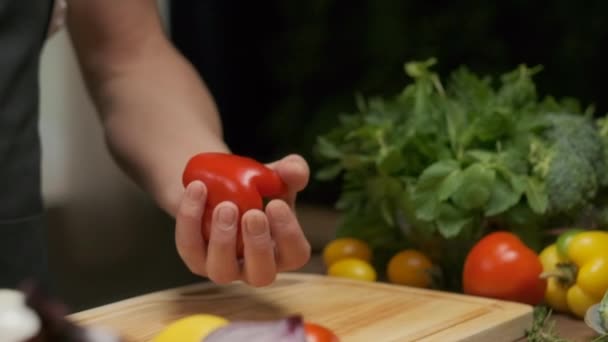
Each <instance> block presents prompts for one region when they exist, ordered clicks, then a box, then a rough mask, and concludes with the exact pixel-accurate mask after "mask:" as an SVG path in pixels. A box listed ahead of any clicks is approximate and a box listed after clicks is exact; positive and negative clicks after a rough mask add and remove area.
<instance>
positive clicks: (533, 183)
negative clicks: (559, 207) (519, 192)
mask: <svg viewBox="0 0 608 342" xmlns="http://www.w3.org/2000/svg"><path fill="white" fill-rule="evenodd" d="M526 199H527V200H528V204H529V205H530V208H532V210H533V211H534V212H536V213H537V214H544V213H545V212H546V211H547V206H548V205H549V199H548V197H547V193H546V192H545V191H544V187H543V184H542V183H541V182H540V181H538V180H537V179H536V178H532V177H529V178H528V181H527V183H526Z"/></svg>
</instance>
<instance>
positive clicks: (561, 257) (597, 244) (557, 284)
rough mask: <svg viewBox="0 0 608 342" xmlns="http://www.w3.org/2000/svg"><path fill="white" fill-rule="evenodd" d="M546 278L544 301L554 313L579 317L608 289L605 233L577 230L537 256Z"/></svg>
mask: <svg viewBox="0 0 608 342" xmlns="http://www.w3.org/2000/svg"><path fill="white" fill-rule="evenodd" d="M539 258H540V261H541V263H542V265H543V274H542V277H544V278H546V279H547V290H546V292H545V301H546V303H547V304H548V305H549V306H551V307H552V308H553V309H554V310H555V311H560V312H564V313H571V314H573V315H575V316H577V317H579V318H583V317H584V316H585V312H586V311H587V309H588V308H589V307H590V306H591V305H593V304H596V303H599V302H600V301H601V300H602V297H603V296H604V294H605V293H606V291H607V290H608V232H606V231H599V230H588V231H580V232H576V233H574V234H570V236H569V237H568V238H567V239H558V242H557V243H555V244H552V245H549V246H547V247H546V248H545V249H544V250H543V251H542V252H541V253H540V254H539Z"/></svg>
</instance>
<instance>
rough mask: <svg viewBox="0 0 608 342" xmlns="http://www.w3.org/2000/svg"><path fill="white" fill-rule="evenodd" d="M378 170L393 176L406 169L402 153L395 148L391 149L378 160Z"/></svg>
mask: <svg viewBox="0 0 608 342" xmlns="http://www.w3.org/2000/svg"><path fill="white" fill-rule="evenodd" d="M377 164H378V170H379V171H380V172H381V173H383V174H392V173H394V172H397V171H399V170H400V169H401V168H402V167H404V164H405V160H404V158H403V155H402V154H401V151H399V150H398V149H397V148H395V147H391V148H389V150H388V152H386V153H384V154H382V155H380V157H379V158H378V163H377Z"/></svg>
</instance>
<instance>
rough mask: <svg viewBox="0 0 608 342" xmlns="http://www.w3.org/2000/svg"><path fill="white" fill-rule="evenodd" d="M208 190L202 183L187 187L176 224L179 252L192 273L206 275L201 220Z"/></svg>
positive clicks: (176, 241)
mask: <svg viewBox="0 0 608 342" xmlns="http://www.w3.org/2000/svg"><path fill="white" fill-rule="evenodd" d="M206 198H207V188H206V187H205V184H203V183H202V182H200V181H194V182H192V183H190V184H188V186H187V187H186V191H185V192H184V196H183V197H182V201H181V203H180V206H179V208H178V211H177V214H176V222H175V245H176V247H177V252H178V254H179V256H180V257H181V258H182V260H183V261H184V263H185V264H186V266H187V267H188V268H189V269H190V271H191V272H193V273H195V274H198V275H201V276H204V275H205V267H204V266H205V241H204V238H203V234H202V231H201V218H202V216H203V214H204V211H205V201H206Z"/></svg>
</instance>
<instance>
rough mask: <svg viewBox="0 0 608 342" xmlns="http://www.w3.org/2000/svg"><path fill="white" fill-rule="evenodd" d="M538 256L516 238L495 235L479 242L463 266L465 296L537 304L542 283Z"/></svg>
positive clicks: (510, 234) (514, 236)
mask: <svg viewBox="0 0 608 342" xmlns="http://www.w3.org/2000/svg"><path fill="white" fill-rule="evenodd" d="M542 271H543V267H542V264H541V262H540V260H539V258H538V255H537V254H536V253H535V252H534V251H533V250H531V249H530V248H528V247H527V246H526V245H525V244H524V243H523V242H522V241H521V240H520V239H519V238H518V237H517V236H516V235H514V234H512V233H508V232H495V233H491V234H488V235H487V236H485V237H484V238H482V239H481V240H480V241H479V242H478V243H477V244H476V245H475V246H473V248H472V249H471V251H470V252H469V254H468V255H467V258H466V260H465V264H464V271H463V279H462V280H463V290H464V292H465V293H467V294H470V295H476V296H484V297H490V298H496V299H503V300H509V301H515V302H521V303H526V304H530V305H537V304H540V303H541V302H542V301H543V299H544V295H545V289H546V281H545V280H543V279H541V278H540V274H541V273H542Z"/></svg>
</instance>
